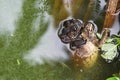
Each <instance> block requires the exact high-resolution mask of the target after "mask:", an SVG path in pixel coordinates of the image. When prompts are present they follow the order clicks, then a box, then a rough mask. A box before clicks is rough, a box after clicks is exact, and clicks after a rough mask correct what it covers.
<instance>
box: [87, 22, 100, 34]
mask: <svg viewBox="0 0 120 80" xmlns="http://www.w3.org/2000/svg"><path fill="white" fill-rule="evenodd" d="M87 24H90V25H91V26H89V27H90V28H91V29H90V30H92V29H93V30H94V32H95V33H97V31H98V28H97V25H96V24H95V23H94V22H93V21H92V20H89V21H88V23H87Z"/></svg>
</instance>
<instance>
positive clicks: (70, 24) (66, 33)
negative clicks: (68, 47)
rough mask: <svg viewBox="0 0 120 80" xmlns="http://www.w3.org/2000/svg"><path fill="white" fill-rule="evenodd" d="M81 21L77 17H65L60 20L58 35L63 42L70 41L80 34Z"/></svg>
mask: <svg viewBox="0 0 120 80" xmlns="http://www.w3.org/2000/svg"><path fill="white" fill-rule="evenodd" d="M82 26H83V22H82V21H81V20H79V19H66V20H63V21H61V23H60V24H59V29H58V36H59V38H60V39H61V41H62V42H63V43H70V42H71V41H74V40H75V38H77V36H78V35H79V34H80V30H81V28H82Z"/></svg>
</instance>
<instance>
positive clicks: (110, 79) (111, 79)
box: [106, 77, 120, 80]
mask: <svg viewBox="0 0 120 80" xmlns="http://www.w3.org/2000/svg"><path fill="white" fill-rule="evenodd" d="M106 80H120V78H118V77H110V78H108V79H106Z"/></svg>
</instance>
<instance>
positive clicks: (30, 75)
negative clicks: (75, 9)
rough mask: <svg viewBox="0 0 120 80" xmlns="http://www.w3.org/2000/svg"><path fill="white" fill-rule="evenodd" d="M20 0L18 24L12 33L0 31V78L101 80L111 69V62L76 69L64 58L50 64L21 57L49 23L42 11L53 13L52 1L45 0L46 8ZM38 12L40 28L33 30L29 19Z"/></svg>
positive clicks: (20, 79)
mask: <svg viewBox="0 0 120 80" xmlns="http://www.w3.org/2000/svg"><path fill="white" fill-rule="evenodd" d="M23 1H24V2H23V7H22V12H23V15H22V17H20V18H19V19H18V20H17V21H16V27H17V28H16V30H15V32H14V36H12V37H11V36H10V35H7V34H4V35H3V34H1V35H0V80H104V79H105V78H107V77H109V76H111V75H112V73H114V71H112V70H111V66H112V65H111V64H105V65H103V67H102V64H100V63H101V62H100V63H98V64H97V65H96V67H95V68H92V69H90V70H89V71H85V72H83V73H81V72H80V71H79V69H78V70H75V69H74V68H73V66H72V63H71V61H70V60H68V61H66V62H65V63H64V64H65V65H63V64H62V63H55V64H54V65H53V66H51V65H49V64H44V65H36V66H31V65H30V64H28V63H27V62H26V61H25V60H24V59H23V55H24V54H25V53H26V52H27V51H29V50H30V49H32V48H33V47H35V45H36V44H37V43H38V41H39V39H40V38H41V37H42V35H43V34H44V33H45V32H46V30H47V28H48V23H46V22H44V19H43V18H44V16H43V14H42V12H44V11H48V13H50V14H52V10H51V9H52V7H51V6H53V5H52V4H53V3H52V1H50V2H49V1H48V2H47V1H46V2H45V3H44V4H45V5H46V7H45V8H43V9H37V8H35V7H34V4H35V0H23ZM43 1H44V0H43ZM48 7H49V8H48ZM38 13H41V19H40V22H41V24H40V29H38V30H37V31H35V32H32V30H31V29H32V22H33V20H34V19H35V18H37V17H38V16H37V14H38ZM41 26H42V27H41ZM102 62H104V61H102ZM66 66H67V67H66ZM109 66H110V69H109ZM113 68H114V66H113ZM97 71H98V72H97ZM104 71H105V72H104ZM109 72H110V73H109Z"/></svg>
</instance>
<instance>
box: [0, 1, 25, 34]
mask: <svg viewBox="0 0 120 80" xmlns="http://www.w3.org/2000/svg"><path fill="white" fill-rule="evenodd" d="M22 3H23V0H0V33H2V34H3V33H6V32H9V33H14V31H15V28H16V27H15V26H16V25H15V23H16V21H17V20H18V18H19V17H21V16H22Z"/></svg>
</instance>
